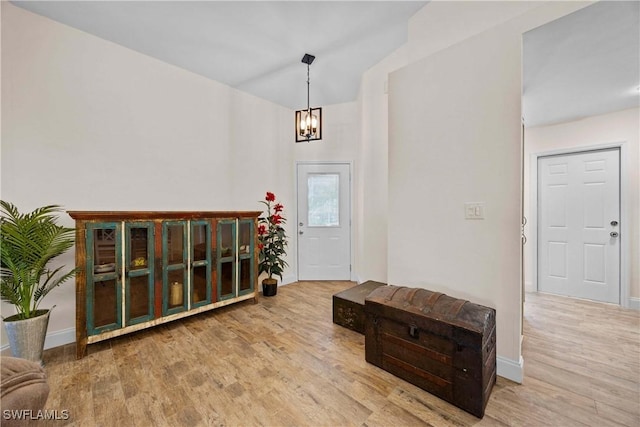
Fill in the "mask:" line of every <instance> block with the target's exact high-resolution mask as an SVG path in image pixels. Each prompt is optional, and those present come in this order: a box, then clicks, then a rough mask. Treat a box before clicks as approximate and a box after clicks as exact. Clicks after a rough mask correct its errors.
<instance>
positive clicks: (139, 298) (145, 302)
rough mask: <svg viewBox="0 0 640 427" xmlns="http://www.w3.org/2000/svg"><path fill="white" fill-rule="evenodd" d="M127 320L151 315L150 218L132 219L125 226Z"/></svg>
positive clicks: (130, 322) (147, 318)
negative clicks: (140, 220) (139, 220)
mask: <svg viewBox="0 0 640 427" xmlns="http://www.w3.org/2000/svg"><path fill="white" fill-rule="evenodd" d="M125 242H126V247H125V292H126V294H125V295H126V310H125V313H126V324H127V325H134V324H136V323H140V322H144V321H147V320H151V319H153V317H154V312H153V298H154V276H153V260H154V226H153V223H152V222H131V223H127V224H126V230H125Z"/></svg>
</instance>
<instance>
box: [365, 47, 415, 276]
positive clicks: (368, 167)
mask: <svg viewBox="0 0 640 427" xmlns="http://www.w3.org/2000/svg"><path fill="white" fill-rule="evenodd" d="M405 65H407V47H406V45H405V46H403V47H401V48H399V49H398V50H396V51H395V52H394V53H392V54H391V55H389V56H387V57H386V58H385V59H384V60H383V61H381V62H379V63H378V64H376V65H375V66H373V67H371V68H370V69H369V70H367V71H366V72H365V73H364V75H363V76H362V81H361V84H360V92H359V97H358V104H359V106H360V116H361V130H360V132H361V135H362V136H361V139H362V140H361V144H360V159H361V163H360V166H361V167H360V168H359V169H358V172H359V179H360V182H361V183H362V185H361V192H360V199H359V200H358V204H359V206H360V209H359V212H360V217H359V218H358V221H357V222H358V224H360V225H361V227H362V233H361V234H360V239H359V240H358V243H357V245H358V246H357V247H358V250H357V253H358V254H359V262H358V263H357V271H358V276H359V281H360V282H362V281H366V280H376V281H379V282H383V283H385V282H386V281H387V228H388V227H387V225H388V224H387V206H388V197H387V196H388V192H389V189H388V181H389V171H388V157H389V156H388V150H389V144H388V142H389V130H388V120H387V117H388V94H387V92H388V91H387V86H388V76H389V73H390V72H391V71H394V70H397V69H398V68H401V67H403V66H405Z"/></svg>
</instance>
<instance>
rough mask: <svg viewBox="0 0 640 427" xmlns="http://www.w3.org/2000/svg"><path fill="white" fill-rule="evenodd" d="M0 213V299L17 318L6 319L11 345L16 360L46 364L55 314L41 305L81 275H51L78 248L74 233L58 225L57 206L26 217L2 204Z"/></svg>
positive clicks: (65, 273)
mask: <svg viewBox="0 0 640 427" xmlns="http://www.w3.org/2000/svg"><path fill="white" fill-rule="evenodd" d="M0 210H1V217H0V251H1V255H2V256H1V266H0V296H1V298H2V300H3V301H6V302H8V303H10V304H12V305H13V306H14V307H15V309H16V312H17V313H16V314H14V315H13V316H9V317H7V318H4V317H3V320H4V324H5V328H6V330H7V335H8V338H9V344H10V346H11V351H12V352H13V355H14V356H16V357H21V358H24V359H28V360H32V361H35V362H39V363H40V364H42V350H43V348H44V339H45V337H46V333H47V326H48V325H49V315H50V313H51V310H50V309H40V308H39V304H40V303H41V302H42V299H43V298H44V297H45V296H47V294H48V293H49V292H51V290H52V289H53V288H55V287H56V286H59V285H61V284H62V283H64V282H66V281H67V280H69V279H71V278H72V277H73V276H74V274H75V272H76V269H75V268H74V269H72V270H69V271H63V270H64V266H59V267H57V268H55V269H51V268H50V267H49V263H50V261H52V260H53V259H54V258H56V257H58V256H60V255H62V254H63V253H65V252H66V251H68V250H69V249H70V248H71V247H72V246H73V244H74V237H75V229H74V228H68V227H63V226H60V225H58V224H57V219H58V216H57V214H58V213H59V212H61V208H60V207H59V206H57V205H49V206H44V207H41V208H38V209H35V210H34V211H33V212H30V213H26V214H23V213H20V212H19V211H18V209H17V208H16V207H15V206H14V205H13V204H12V203H9V202H6V201H4V200H2V201H0Z"/></svg>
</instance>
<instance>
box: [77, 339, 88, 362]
mask: <svg viewBox="0 0 640 427" xmlns="http://www.w3.org/2000/svg"><path fill="white" fill-rule="evenodd" d="M86 352H87V340H86V338H85V339H81V340H78V341H76V360H77V359H82V358H83V357H84V356H85V354H86Z"/></svg>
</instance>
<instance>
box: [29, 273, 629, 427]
mask: <svg viewBox="0 0 640 427" xmlns="http://www.w3.org/2000/svg"><path fill="white" fill-rule="evenodd" d="M353 285H355V283H353V282H298V283H294V284H291V285H288V286H284V287H281V288H279V289H278V295H277V296H275V297H273V298H260V300H259V302H258V303H257V304H252V303H251V302H243V303H240V304H237V305H233V306H230V307H225V308H223V309H219V310H215V311H212V312H208V313H203V314H201V315H198V316H195V317H191V318H187V319H183V320H179V321H175V322H172V323H169V324H166V325H162V326H159V327H156V328H154V329H150V330H146V331H141V332H138V333H135V334H132V335H128V336H123V337H119V338H115V339H112V340H109V341H106V342H101V343H97V344H93V345H90V346H89V347H88V356H87V357H85V358H84V359H81V360H75V344H72V345H67V346H62V347H58V348H55V349H51V350H47V351H46V352H45V355H44V360H45V363H46V370H47V373H48V375H49V383H50V386H51V393H50V395H49V400H48V402H47V405H46V409H48V410H58V411H61V410H64V409H66V410H68V411H69V414H70V418H69V419H68V420H58V421H48V422H41V423H38V424H37V425H52V426H63V425H71V426H83V427H84V426H392V427H400V426H474V425H478V426H505V425H507V426H582V425H590V426H640V408H639V407H640V389H639V387H640V371H639V369H640V368H639V366H640V333H639V330H640V314H639V313H638V312H637V311H632V310H624V309H621V308H619V307H616V306H611V305H607V304H596V303H591V302H586V301H580V300H573V299H568V298H562V297H555V296H549V295H542V294H527V302H526V304H525V325H524V331H525V341H524V349H523V352H524V355H523V356H524V359H525V379H524V383H523V384H522V385H519V384H515V383H513V382H511V381H509V380H506V379H504V378H500V377H499V378H498V381H497V384H496V386H495V387H494V389H493V392H492V395H491V399H490V401H489V404H488V406H487V410H486V415H485V417H484V418H483V419H482V420H480V419H478V418H476V417H474V416H472V415H470V414H467V413H466V412H464V411H462V410H460V409H458V408H456V407H454V406H452V405H450V404H448V403H446V402H444V401H442V400H440V399H438V398H436V397H434V396H432V395H430V394H429V393H427V392H425V391H423V390H421V389H419V388H417V387H415V386H413V385H411V384H409V383H407V382H405V381H402V380H400V379H398V378H396V377H394V376H393V375H391V374H389V373H387V372H385V371H383V370H381V369H379V368H377V367H375V366H373V365H369V364H367V363H366V362H365V360H364V336H362V335H360V334H358V333H356V332H353V331H350V330H348V329H345V328H342V327H340V326H337V325H334V324H333V323H332V320H331V318H332V317H331V315H332V311H331V305H332V301H331V297H332V295H333V294H334V293H336V292H339V291H342V290H344V289H346V288H348V287H350V286H353ZM498 339H499V338H498Z"/></svg>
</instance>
